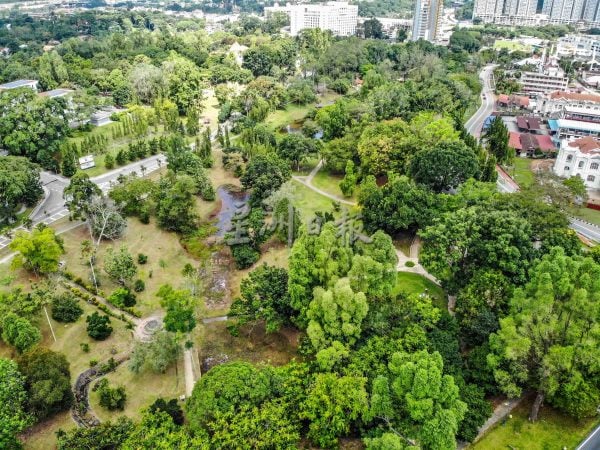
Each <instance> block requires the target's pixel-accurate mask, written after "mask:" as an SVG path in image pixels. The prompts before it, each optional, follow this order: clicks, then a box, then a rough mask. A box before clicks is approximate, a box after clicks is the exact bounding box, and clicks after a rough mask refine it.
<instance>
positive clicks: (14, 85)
mask: <svg viewBox="0 0 600 450" xmlns="http://www.w3.org/2000/svg"><path fill="white" fill-rule="evenodd" d="M38 83H39V82H38V81H37V80H16V81H11V82H10V83H5V84H0V91H7V90H9V89H18V88H23V87H26V88H30V89H33V90H34V91H36V92H37V89H38Z"/></svg>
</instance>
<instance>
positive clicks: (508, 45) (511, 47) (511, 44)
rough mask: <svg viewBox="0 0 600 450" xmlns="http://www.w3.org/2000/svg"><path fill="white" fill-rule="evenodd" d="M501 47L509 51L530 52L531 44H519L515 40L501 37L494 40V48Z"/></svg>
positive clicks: (498, 48)
mask: <svg viewBox="0 0 600 450" xmlns="http://www.w3.org/2000/svg"><path fill="white" fill-rule="evenodd" d="M503 48H505V49H507V50H508V51H509V52H514V51H520V52H531V46H530V45H525V44H521V43H520V42H516V41H509V40H503V39H497V40H496V41H495V42H494V49H496V50H502V49H503Z"/></svg>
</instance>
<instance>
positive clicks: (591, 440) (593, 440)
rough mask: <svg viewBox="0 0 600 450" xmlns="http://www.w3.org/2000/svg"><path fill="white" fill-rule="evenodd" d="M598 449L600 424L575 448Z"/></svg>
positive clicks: (599, 445)
mask: <svg viewBox="0 0 600 450" xmlns="http://www.w3.org/2000/svg"><path fill="white" fill-rule="evenodd" d="M598 449H600V426H598V427H596V428H595V429H594V431H592V432H591V433H590V434H589V435H588V437H586V438H585V439H584V440H583V442H582V443H581V444H579V447H577V448H576V449H575V450H598Z"/></svg>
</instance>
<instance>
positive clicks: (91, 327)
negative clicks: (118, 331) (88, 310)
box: [85, 312, 113, 341]
mask: <svg viewBox="0 0 600 450" xmlns="http://www.w3.org/2000/svg"><path fill="white" fill-rule="evenodd" d="M85 321H86V322H87V324H88V325H87V334H88V336H89V337H91V338H92V339H95V340H97V341H103V340H105V339H106V338H108V337H109V336H110V335H111V333H112V332H113V328H112V326H111V325H110V318H109V317H108V316H101V315H100V314H98V313H97V312H94V314H92V315H91V316H87V318H86V319H85Z"/></svg>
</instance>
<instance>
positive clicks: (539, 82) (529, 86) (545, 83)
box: [520, 69, 569, 94]
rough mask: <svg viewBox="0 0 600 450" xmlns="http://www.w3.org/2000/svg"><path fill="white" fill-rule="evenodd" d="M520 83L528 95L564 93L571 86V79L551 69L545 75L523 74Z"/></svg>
mask: <svg viewBox="0 0 600 450" xmlns="http://www.w3.org/2000/svg"><path fill="white" fill-rule="evenodd" d="M520 83H521V85H522V86H523V92H525V93H527V94H539V93H545V92H551V91H564V90H566V89H567V87H568V86H569V77H567V76H565V75H564V74H563V73H562V72H561V71H560V70H558V69H550V70H547V71H546V72H545V73H538V72H522V73H521V79H520Z"/></svg>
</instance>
